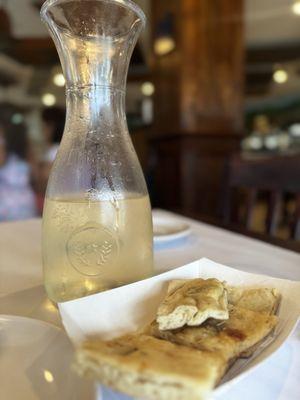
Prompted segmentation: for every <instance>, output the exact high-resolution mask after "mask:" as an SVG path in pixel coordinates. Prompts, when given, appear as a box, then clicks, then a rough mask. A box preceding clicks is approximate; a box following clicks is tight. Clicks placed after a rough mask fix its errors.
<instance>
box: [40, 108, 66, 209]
mask: <svg viewBox="0 0 300 400" xmlns="http://www.w3.org/2000/svg"><path fill="white" fill-rule="evenodd" d="M42 122H43V137H44V141H45V151H44V154H43V156H42V159H41V160H40V169H39V178H38V189H37V192H38V193H37V204H38V210H39V213H40V214H41V213H42V210H43V204H44V198H45V192H46V188H47V183H48V179H49V176H50V171H51V168H52V165H53V162H54V160H55V157H56V154H57V151H58V148H59V144H60V141H61V138H62V135H63V131H64V126H65V111H64V110H63V109H61V108H59V107H50V108H45V109H44V110H43V112H42Z"/></svg>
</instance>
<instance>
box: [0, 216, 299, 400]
mask: <svg viewBox="0 0 300 400" xmlns="http://www.w3.org/2000/svg"><path fill="white" fill-rule="evenodd" d="M154 213H155V214H156V215H158V216H160V217H169V218H176V219H178V220H181V221H184V222H187V223H189V224H190V226H191V235H190V236H189V237H187V238H185V239H181V240H179V241H174V242H170V243H167V244H166V243H164V244H157V245H156V246H155V265H156V271H157V272H158V273H159V272H163V271H167V270H169V269H171V268H176V267H179V266H181V265H184V264H187V263H189V262H192V261H195V260H197V259H199V258H201V257H207V258H210V259H212V260H214V261H217V262H220V263H222V264H225V265H228V266H230V267H233V268H237V269H240V270H242V271H247V272H252V273H258V274H265V275H270V276H274V277H279V278H284V279H291V280H297V281H300V254H298V253H294V252H292V251H289V250H284V249H281V248H278V247H275V246H272V245H270V244H266V243H263V242H260V241H258V240H255V239H250V238H247V237H244V236H242V235H239V234H235V233H232V232H228V231H226V230H223V229H220V228H216V227H213V226H210V225H207V224H204V223H200V222H197V221H194V220H191V219H188V218H184V217H181V216H177V215H175V214H171V213H167V212H165V211H161V210H156V211H155V212H154ZM40 243H41V220H38V219H36V220H30V221H24V222H13V223H3V224H0V314H12V315H20V316H27V317H31V318H36V319H39V320H44V321H46V322H50V323H52V324H55V325H57V326H60V327H61V322H60V318H59V315H58V313H57V310H56V308H55V307H54V306H53V305H52V303H50V302H49V301H48V300H47V297H46V294H45V291H44V288H43V284H42V264H41V246H40ZM299 301H300V294H299ZM299 382H300V326H299V325H298V328H297V329H296V330H295V332H294V333H293V335H292V336H291V337H290V339H289V340H288V341H287V342H286V343H285V344H284V345H283V346H282V347H281V348H280V350H279V351H278V352H276V353H275V354H274V355H273V356H272V357H271V358H270V359H268V360H267V361H266V362H265V363H263V364H262V365H261V366H260V367H258V369H257V370H255V371H254V372H253V373H252V374H250V376H249V377H247V378H245V379H243V380H242V382H240V383H239V384H237V385H235V386H234V387H233V388H232V389H230V391H228V392H227V393H226V395H223V396H222V399H223V400H240V399H241V398H243V400H248V399H249V400H250V398H251V400H252V399H253V394H254V393H255V399H256V400H275V399H276V400H285V399H286V400H293V399H295V400H296V399H300V384H299ZM242 396H243V397H242Z"/></svg>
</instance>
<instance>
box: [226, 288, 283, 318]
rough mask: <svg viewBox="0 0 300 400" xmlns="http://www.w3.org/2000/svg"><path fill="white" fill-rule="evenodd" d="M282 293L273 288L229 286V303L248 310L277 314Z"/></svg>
mask: <svg viewBox="0 0 300 400" xmlns="http://www.w3.org/2000/svg"><path fill="white" fill-rule="evenodd" d="M280 300H281V295H280V293H279V292H278V290H277V289H273V288H256V289H247V288H238V287H228V303H230V304H233V305H235V306H239V307H243V308H247V309H248V310H252V311H257V312H265V313H267V314H270V315H272V314H275V313H276V311H277V309H278V306H279V303H280Z"/></svg>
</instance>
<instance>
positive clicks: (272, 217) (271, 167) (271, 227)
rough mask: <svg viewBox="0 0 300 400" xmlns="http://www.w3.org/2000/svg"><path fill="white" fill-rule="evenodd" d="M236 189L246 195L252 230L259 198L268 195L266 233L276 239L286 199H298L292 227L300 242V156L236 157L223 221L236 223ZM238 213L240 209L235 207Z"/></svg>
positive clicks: (231, 165) (229, 172)
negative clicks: (234, 219)
mask: <svg viewBox="0 0 300 400" xmlns="http://www.w3.org/2000/svg"><path fill="white" fill-rule="evenodd" d="M233 189H243V190H244V191H245V192H246V204H245V206H246V213H245V214H246V215H245V221H244V225H245V226H246V228H247V229H250V226H251V221H252V218H253V212H254V208H255V204H256V201H257V197H258V194H259V193H260V192H261V191H263V192H265V193H268V196H267V198H268V201H267V203H268V210H267V218H266V224H265V225H266V233H267V234H269V235H272V236H273V235H274V234H275V232H276V229H277V227H278V222H279V217H280V209H281V205H282V202H283V200H284V195H285V194H289V195H292V196H293V198H294V199H295V212H294V215H293V218H292V222H291V224H290V237H291V238H293V239H296V240H298V239H300V154H298V155H291V156H265V157H263V158H262V157H260V158H258V157H255V158H254V157H251V158H246V157H243V156H241V155H235V156H233V157H232V158H231V159H230V161H229V165H228V168H227V185H226V189H225V196H224V199H223V206H222V208H223V221H224V222H225V223H230V222H232V216H233V203H234V201H233V199H234V196H233V192H234V191H233ZM235 209H236V207H235Z"/></svg>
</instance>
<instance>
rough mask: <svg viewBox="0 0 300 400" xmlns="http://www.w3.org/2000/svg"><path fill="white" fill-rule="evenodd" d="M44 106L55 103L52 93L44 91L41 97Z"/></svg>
mask: <svg viewBox="0 0 300 400" xmlns="http://www.w3.org/2000/svg"><path fill="white" fill-rule="evenodd" d="M42 102H43V104H44V106H46V107H51V106H54V104H55V103H56V97H55V96H54V94H52V93H45V94H44V95H43V97H42Z"/></svg>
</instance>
